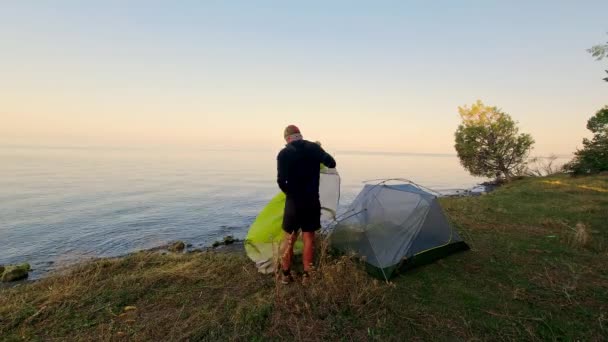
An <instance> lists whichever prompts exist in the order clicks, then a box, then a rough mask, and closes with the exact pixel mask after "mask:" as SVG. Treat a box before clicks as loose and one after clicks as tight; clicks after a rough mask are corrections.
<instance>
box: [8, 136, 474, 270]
mask: <svg viewBox="0 0 608 342" xmlns="http://www.w3.org/2000/svg"><path fill="white" fill-rule="evenodd" d="M279 148H280V147H279ZM277 151H278V149H277V150H268V151H233V150H225V151H220V150H204V149H200V150H197V149H189V150H167V149H163V150H154V149H100V148H25V147H20V148H15V147H1V148H0V247H1V248H0V264H9V263H18V262H30V263H31V264H32V266H33V268H34V269H35V272H34V274H33V276H34V277H39V276H40V275H42V274H44V273H45V272H46V271H48V270H50V269H53V268H56V267H59V266H63V265H67V264H70V263H73V262H75V261H78V260H81V259H82V258H86V257H97V256H117V255H122V254H126V253H129V252H132V251H136V250H139V249H145V248H151V247H155V246H159V245H162V244H164V243H167V242H169V241H172V240H184V241H186V242H188V243H192V244H193V245H194V246H205V245H208V244H210V243H212V242H213V241H215V240H216V239H220V238H222V237H223V236H225V235H233V236H235V237H238V238H243V237H244V236H245V235H246V233H247V229H248V227H249V225H250V224H251V223H252V222H253V220H254V218H255V217H256V214H257V213H258V212H259V211H260V210H261V209H262V208H263V207H264V205H265V204H266V203H267V202H268V200H269V199H270V198H271V197H272V196H273V195H275V194H276V193H277V191H278V189H277V186H276V183H275V173H276V164H275V163H276V162H275V157H276V152H277ZM330 152H331V151H330ZM333 154H334V156H335V158H336V160H337V162H338V170H339V172H340V175H341V177H342V195H341V205H342V206H346V205H348V204H349V203H350V202H351V201H352V200H353V198H354V197H355V196H356V195H357V193H358V192H359V190H360V189H361V188H362V182H363V181H365V180H369V179H377V178H395V177H399V178H407V179H411V180H413V181H414V182H416V183H418V184H421V185H424V186H427V187H429V188H432V189H435V190H439V191H445V190H449V189H458V188H469V187H471V186H473V185H474V184H476V183H478V182H480V181H483V180H482V179H478V178H473V177H471V176H469V175H468V174H467V173H466V172H465V171H464V170H463V169H462V168H461V167H460V165H459V163H458V159H457V158H456V157H455V156H450V155H413V154H388V153H385V154H383V153H359V152H335V153H333Z"/></svg>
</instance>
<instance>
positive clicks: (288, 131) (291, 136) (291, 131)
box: [283, 125, 302, 144]
mask: <svg viewBox="0 0 608 342" xmlns="http://www.w3.org/2000/svg"><path fill="white" fill-rule="evenodd" d="M283 137H284V138H285V141H286V142H287V143H288V144H289V143H290V142H292V141H296V140H302V133H300V129H299V128H298V127H297V126H295V125H289V126H287V127H285V131H284V132H283Z"/></svg>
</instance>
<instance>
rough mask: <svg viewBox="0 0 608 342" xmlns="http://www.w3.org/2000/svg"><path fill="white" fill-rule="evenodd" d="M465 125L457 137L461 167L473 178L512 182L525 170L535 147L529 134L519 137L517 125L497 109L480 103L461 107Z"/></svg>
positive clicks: (456, 134) (457, 149)
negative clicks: (491, 178)
mask: <svg viewBox="0 0 608 342" xmlns="http://www.w3.org/2000/svg"><path fill="white" fill-rule="evenodd" d="M458 112H459V113H460V117H461V118H462V123H461V124H460V126H458V130H457V131H456V133H455V137H456V145H455V146H454V147H455V148H456V152H458V157H459V158H460V163H461V164H462V166H464V168H465V169H467V170H468V171H469V172H470V173H471V174H472V175H473V176H483V177H496V180H501V179H504V180H506V181H510V180H511V178H512V177H513V176H514V175H516V174H517V170H523V169H524V167H525V165H526V160H527V158H528V155H529V153H530V150H531V149H532V145H533V144H534V139H532V136H530V135H529V134H519V129H518V128H517V125H516V122H515V121H513V119H512V118H511V116H509V114H507V113H504V112H502V111H501V110H499V109H498V108H496V107H489V106H485V105H484V104H483V103H482V102H481V101H479V100H478V101H477V102H476V103H474V104H473V105H472V106H471V107H470V108H469V107H468V106H464V107H458Z"/></svg>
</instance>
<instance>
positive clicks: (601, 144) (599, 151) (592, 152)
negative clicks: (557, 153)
mask: <svg viewBox="0 0 608 342" xmlns="http://www.w3.org/2000/svg"><path fill="white" fill-rule="evenodd" d="M587 129H588V130H590V131H591V133H593V138H592V139H587V138H585V139H583V148H582V149H580V150H578V151H576V153H574V159H573V160H572V161H571V162H570V163H568V164H567V165H566V169H567V170H568V171H571V172H572V173H574V174H579V175H580V174H593V173H599V172H602V171H608V106H605V107H604V108H602V109H600V110H598V111H597V113H595V115H594V116H593V117H591V118H590V119H589V121H587Z"/></svg>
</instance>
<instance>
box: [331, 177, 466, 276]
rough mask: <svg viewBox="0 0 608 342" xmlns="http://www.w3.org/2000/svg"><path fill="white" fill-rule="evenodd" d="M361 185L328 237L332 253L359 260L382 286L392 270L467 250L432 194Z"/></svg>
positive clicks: (405, 185) (407, 186)
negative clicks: (379, 280)
mask: <svg viewBox="0 0 608 342" xmlns="http://www.w3.org/2000/svg"><path fill="white" fill-rule="evenodd" d="M389 183H390V182H389V181H383V182H381V183H379V184H375V185H372V184H366V185H365V186H364V188H363V190H362V191H361V193H359V195H358V196H357V198H355V200H354V202H353V203H352V204H351V206H350V207H349V209H348V211H347V212H346V213H345V214H343V215H342V216H344V217H345V218H344V219H342V220H340V222H339V223H338V224H337V225H336V227H335V228H334V231H333V232H332V234H331V236H330V244H331V246H332V247H333V248H335V249H337V250H339V251H341V252H344V253H352V252H354V253H355V254H356V255H358V256H360V257H363V258H364V260H365V262H366V263H367V265H368V266H369V271H370V272H371V273H372V274H374V275H376V276H378V277H381V278H384V279H386V280H388V279H389V278H390V277H391V275H393V273H394V272H395V271H397V270H398V269H402V270H403V269H407V268H411V267H413V266H415V265H419V264H422V263H428V262H431V261H433V260H435V259H437V258H441V257H443V256H446V255H448V254H450V253H453V252H456V251H459V250H466V249H468V248H469V247H468V246H467V244H466V243H465V242H464V241H463V240H462V239H461V238H460V236H459V235H458V233H457V232H456V231H455V230H454V229H453V228H452V226H451V225H450V223H449V222H448V220H447V219H446V217H445V215H444V214H443V211H442V209H441V206H440V205H439V202H438V200H437V194H435V193H433V192H432V191H429V190H427V189H425V188H423V187H420V186H418V185H415V184H413V183H411V182H401V183H400V184H389Z"/></svg>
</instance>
